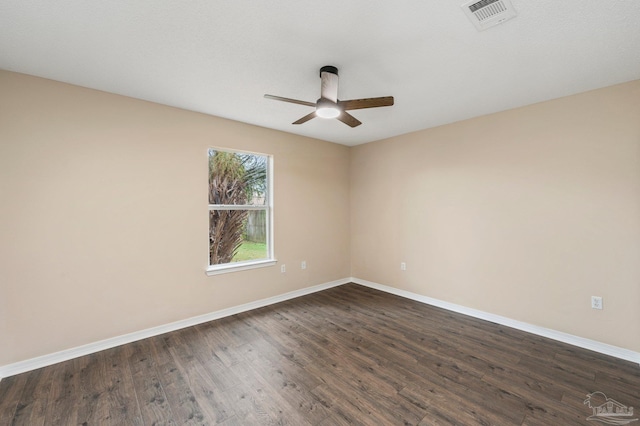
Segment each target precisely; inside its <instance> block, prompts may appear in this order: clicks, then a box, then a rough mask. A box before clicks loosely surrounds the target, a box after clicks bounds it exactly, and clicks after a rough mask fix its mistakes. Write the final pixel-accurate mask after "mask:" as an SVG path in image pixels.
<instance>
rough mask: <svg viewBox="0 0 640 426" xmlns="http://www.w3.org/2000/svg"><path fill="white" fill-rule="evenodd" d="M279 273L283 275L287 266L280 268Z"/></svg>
mask: <svg viewBox="0 0 640 426" xmlns="http://www.w3.org/2000/svg"><path fill="white" fill-rule="evenodd" d="M280 272H282V273H283V274H284V273H285V272H287V265H282V266H280Z"/></svg>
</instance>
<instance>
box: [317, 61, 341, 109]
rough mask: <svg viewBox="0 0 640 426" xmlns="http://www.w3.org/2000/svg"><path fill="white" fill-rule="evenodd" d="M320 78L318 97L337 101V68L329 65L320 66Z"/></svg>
mask: <svg viewBox="0 0 640 426" xmlns="http://www.w3.org/2000/svg"><path fill="white" fill-rule="evenodd" d="M320 79H321V80H322V85H321V88H320V97H321V98H323V99H329V100H330V101H331V102H334V103H335V102H338V68H336V67H333V66H331V65H325V66H324V67H322V68H320Z"/></svg>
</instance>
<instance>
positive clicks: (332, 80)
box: [264, 65, 393, 127]
mask: <svg viewBox="0 0 640 426" xmlns="http://www.w3.org/2000/svg"><path fill="white" fill-rule="evenodd" d="M320 79H321V81H322V85H321V88H320V99H318V100H317V101H316V103H313V102H307V101H299V100H297V99H290V98H283V97H280V96H274V95H264V97H265V98H267V99H273V100H276V101H283V102H290V103H292V104H298V105H306V106H310V107H314V108H315V109H316V110H315V111H313V112H312V113H309V114H307V115H305V116H304V117H302V118H301V119H299V120H297V121H294V122H293V123H292V124H302V123H306V122H307V121H309V120H311V119H312V118H314V117H321V118H337V119H338V120H340V121H342V122H343V123H344V124H346V125H348V126H351V127H356V126H359V125H361V124H362V122H360V120H358V119H357V118H355V117H354V116H352V115H351V114H349V113H348V112H347V111H351V110H354V109H364V108H377V107H384V106H391V105H393V96H383V97H381V98H363V99H351V100H348V101H340V100H338V68H336V67H334V66H331V65H326V66H324V67H322V68H320Z"/></svg>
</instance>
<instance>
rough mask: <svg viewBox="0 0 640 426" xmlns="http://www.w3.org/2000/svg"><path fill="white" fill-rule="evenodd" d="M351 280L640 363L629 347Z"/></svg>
mask: <svg viewBox="0 0 640 426" xmlns="http://www.w3.org/2000/svg"><path fill="white" fill-rule="evenodd" d="M351 282H353V283H356V284H360V285H363V286H365V287H370V288H374V289H376V290H380V291H384V292H386V293H391V294H395V295H396V296H400V297H405V298H407V299H411V300H415V301H417V302H421V303H426V304H428V305H433V306H437V307H439V308H443V309H447V310H449V311H453V312H458V313H460V314H464V315H468V316H471V317H474V318H479V319H482V320H486V321H491V322H495V323H497V324H501V325H505V326H507V327H511V328H515V329H518V330H522V331H526V332H527V333H531V334H536V335H538V336H542V337H548V338H549V339H553V340H557V341H560V342H563V343H568V344H570V345H573V346H578V347H580V348H584V349H589V350H592V351H594V352H599V353H601V354H605V355H610V356H613V357H616V358H620V359H624V360H627V361H631V362H635V363H638V364H640V353H638V352H634V351H632V350H629V349H624V348H620V347H617V346H613V345H609V344H606V343H602V342H598V341H595V340H590V339H585V338H584V337H579V336H574V335H572V334H568V333H563V332H561V331H556V330H551V329H549V328H544V327H539V326H537V325H533V324H528V323H526V322H522V321H516V320H513V319H511V318H507V317H502V316H500V315H494V314H490V313H488V312H484V311H479V310H477V309H472V308H467V307H465V306H461V305H456V304H455V303H449V302H445V301H443V300H438V299H434V298H431V297H427V296H422V295H420V294H416V293H411V292H409V291H405V290H400V289H397V288H394V287H389V286H386V285H383V284H378V283H374V282H371V281H366V280H361V279H359V278H353V277H352V278H351Z"/></svg>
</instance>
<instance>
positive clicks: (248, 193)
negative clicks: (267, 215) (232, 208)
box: [209, 149, 267, 206]
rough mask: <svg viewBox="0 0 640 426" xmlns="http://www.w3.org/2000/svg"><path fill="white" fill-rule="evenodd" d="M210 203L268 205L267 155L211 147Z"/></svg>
mask: <svg viewBox="0 0 640 426" xmlns="http://www.w3.org/2000/svg"><path fill="white" fill-rule="evenodd" d="M209 204H222V205H260V206H264V205H266V204H267V157H266V156H264V155H256V154H246V153H239V152H227V151H218V150H215V149H210V150H209Z"/></svg>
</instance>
